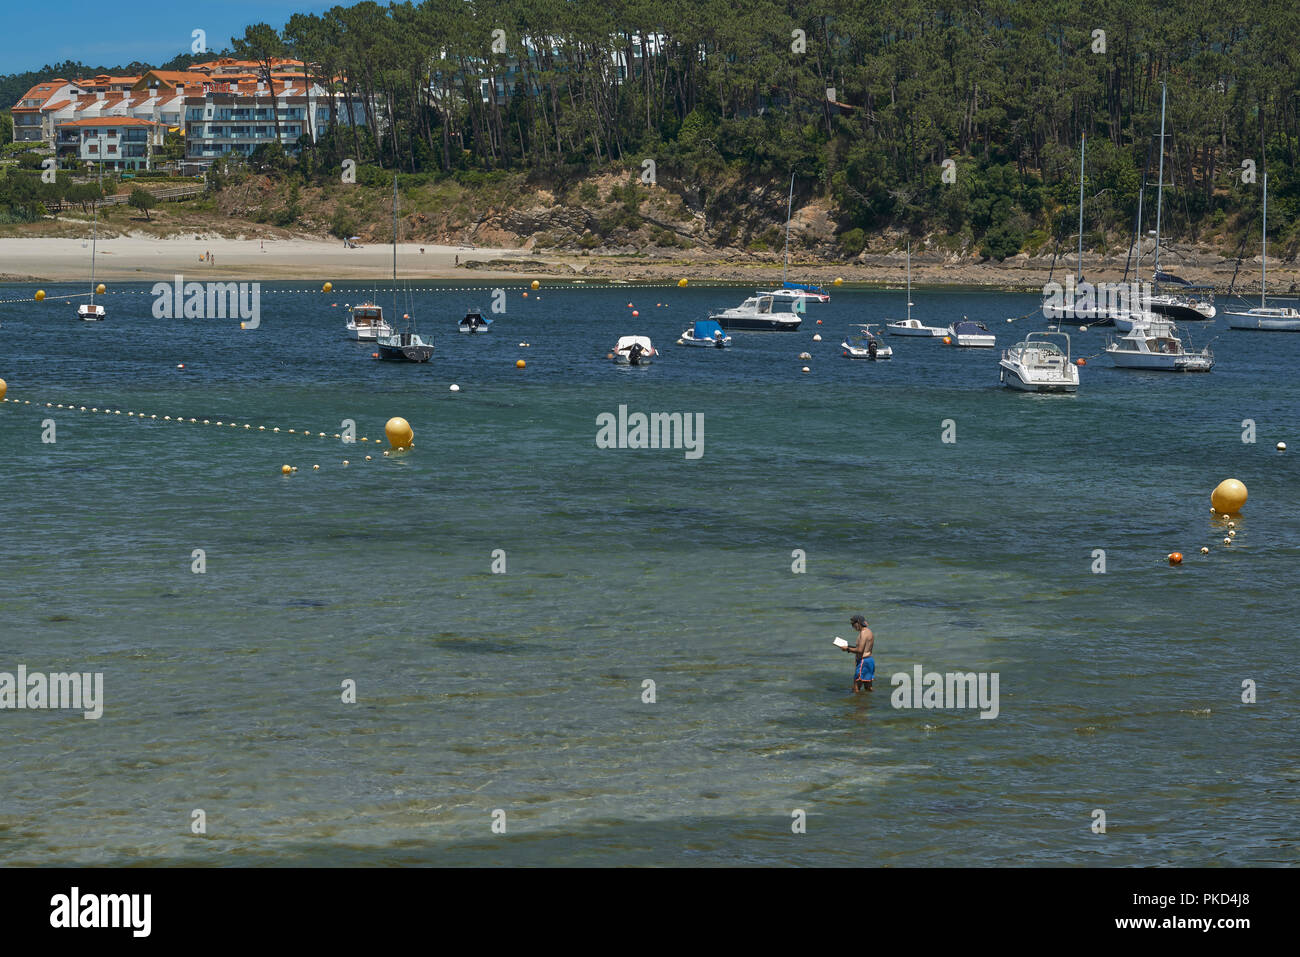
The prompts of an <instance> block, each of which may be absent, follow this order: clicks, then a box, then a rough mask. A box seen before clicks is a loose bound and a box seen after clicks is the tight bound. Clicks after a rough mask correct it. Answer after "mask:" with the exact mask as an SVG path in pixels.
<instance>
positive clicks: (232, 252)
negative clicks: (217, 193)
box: [0, 233, 572, 282]
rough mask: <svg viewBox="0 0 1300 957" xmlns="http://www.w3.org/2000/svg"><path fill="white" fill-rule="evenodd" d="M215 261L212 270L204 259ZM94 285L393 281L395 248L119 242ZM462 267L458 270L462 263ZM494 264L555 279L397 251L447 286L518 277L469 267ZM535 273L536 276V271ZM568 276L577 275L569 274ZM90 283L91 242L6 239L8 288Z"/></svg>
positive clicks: (110, 244) (511, 253) (452, 251)
mask: <svg viewBox="0 0 1300 957" xmlns="http://www.w3.org/2000/svg"><path fill="white" fill-rule="evenodd" d="M207 253H211V254H212V258H213V262H212V263H209V262H207V261H206V259H204V256H205V255H206V254H207ZM96 259H97V262H96V266H95V277H96V278H97V279H102V280H104V281H105V282H108V281H111V280H114V279H116V280H135V281H147V280H159V279H171V278H172V277H174V276H175V275H177V274H178V273H180V274H182V275H185V276H187V277H192V278H196V279H197V278H199V277H200V276H202V277H204V278H205V279H243V280H273V279H372V278H376V279H387V278H389V277H391V276H392V274H393V247H392V246H390V245H373V246H362V247H360V248H356V249H349V248H347V247H345V246H344V245H343V243H342V241H332V242H324V241H318V240H309V239H287V240H286V239H268V240H258V239H225V238H222V237H220V236H204V235H203V234H201V233H200V234H189V235H184V236H174V237H171V238H167V239H161V238H157V237H153V236H119V237H114V238H111V239H101V240H100V241H99V243H98V244H97V256H96ZM458 260H459V262H460V263H461V264H462V265H461V266H460V267H459V268H458V266H457V261H458ZM492 260H509V261H512V262H513V261H517V262H518V265H519V266H520V267H528V266H530V265H535V266H536V267H537V271H538V272H539V274H555V273H556V267H555V266H551V267H549V268H548V267H547V266H546V264H545V263H543V262H539V260H538V257H536V256H533V255H532V254H531V253H529V252H527V251H524V250H519V249H484V248H478V247H470V246H431V245H428V244H425V245H423V246H421V245H419V244H412V243H402V244H399V245H398V254H397V268H398V275H399V276H400V277H402V278H410V279H418V278H430V279H449V278H454V277H464V278H472V277H477V276H483V277H486V276H491V275H494V274H500V275H507V276H508V275H517V274H518V273H517V269H509V268H507V269H505V270H503V271H500V272H499V273H498V272H497V271H495V270H491V269H482V268H478V269H474V270H473V271H472V272H471V271H470V270H468V269H467V268H466V267H465V266H464V265H463V264H466V263H469V262H478V263H484V262H488V261H492ZM530 271H531V270H530ZM564 271H566V272H570V273H571V272H572V270H571V269H569V268H568V267H564ZM89 275H90V240H89V239H51V238H40V237H37V238H27V237H18V238H15V237H9V238H0V279H4V280H7V281H16V282H24V281H33V282H40V281H46V282H73V281H77V280H84V279H87V278H88V277H89Z"/></svg>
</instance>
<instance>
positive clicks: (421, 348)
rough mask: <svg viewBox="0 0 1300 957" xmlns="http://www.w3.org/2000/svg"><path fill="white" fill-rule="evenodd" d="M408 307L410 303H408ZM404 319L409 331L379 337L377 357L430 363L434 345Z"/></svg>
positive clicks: (394, 314) (394, 281) (395, 302)
mask: <svg viewBox="0 0 1300 957" xmlns="http://www.w3.org/2000/svg"><path fill="white" fill-rule="evenodd" d="M407 305H408V307H409V305H410V303H409V302H408V303H407ZM393 316H394V317H396V316H397V176H396V174H394V176H393ZM402 318H403V319H406V320H408V326H409V327H410V328H409V331H403V332H389V333H388V334H387V335H383V334H381V335H379V336H377V337H376V338H375V345H376V346H377V347H378V349H379V352H378V353H377V355H378V356H379V358H380V359H386V360H387V361H389V362H428V361H429V357H430V356H432V355H433V345H432V343H428V342H425V341H424V340H423V339H421V338H420V336H419V335H418V334H417V333H416V332H415V330H414V323H413V322H411V321H410V315H409V314H408V315H405V316H403V317H402Z"/></svg>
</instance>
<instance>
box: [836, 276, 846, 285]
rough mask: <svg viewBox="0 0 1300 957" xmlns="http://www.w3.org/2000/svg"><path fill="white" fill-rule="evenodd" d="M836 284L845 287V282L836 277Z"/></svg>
mask: <svg viewBox="0 0 1300 957" xmlns="http://www.w3.org/2000/svg"><path fill="white" fill-rule="evenodd" d="M834 284H835V285H836V286H842V285H844V280H843V279H841V278H840V277H839V276H836V277H835V283H834Z"/></svg>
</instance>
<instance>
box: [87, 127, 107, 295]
mask: <svg viewBox="0 0 1300 957" xmlns="http://www.w3.org/2000/svg"><path fill="white" fill-rule="evenodd" d="M95 174H96V176H98V182H99V191H100V193H103V192H104V137H103V136H102V135H101V136H100V137H99V162H97V163H96V164H95ZM100 198H101V197H99V196H96V197H95V212H94V224H93V225H92V226H91V228H90V304H91V305H92V306H93V305H94V304H95V245H96V243H97V241H98V240H99V200H100ZM94 311H95V310H93V309H92V310H91V312H92V313H93V312H94Z"/></svg>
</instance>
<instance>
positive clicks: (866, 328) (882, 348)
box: [840, 323, 894, 360]
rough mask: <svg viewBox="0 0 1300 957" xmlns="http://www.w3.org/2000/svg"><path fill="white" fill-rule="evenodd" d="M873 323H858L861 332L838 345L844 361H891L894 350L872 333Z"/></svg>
mask: <svg viewBox="0 0 1300 957" xmlns="http://www.w3.org/2000/svg"><path fill="white" fill-rule="evenodd" d="M873 325H875V324H874V323H858V324H857V326H856V327H857V328H858V329H860V330H861V331H860V332H858V333H857V334H855V335H852V336H848V337H846V338H845V340H844V341H843V342H841V343H840V348H841V349H842V350H844V358H846V359H873V360H874V359H892V358H893V357H894V350H893V349H892V348H891V347H890V346H887V345H885V342H884V340H883V339H881V338H880V336H878V335H877V334H876V333H875V332H873V331H872V326H873Z"/></svg>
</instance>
